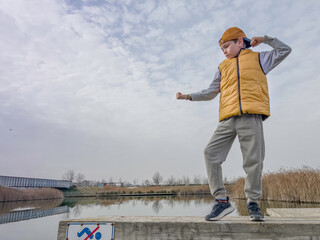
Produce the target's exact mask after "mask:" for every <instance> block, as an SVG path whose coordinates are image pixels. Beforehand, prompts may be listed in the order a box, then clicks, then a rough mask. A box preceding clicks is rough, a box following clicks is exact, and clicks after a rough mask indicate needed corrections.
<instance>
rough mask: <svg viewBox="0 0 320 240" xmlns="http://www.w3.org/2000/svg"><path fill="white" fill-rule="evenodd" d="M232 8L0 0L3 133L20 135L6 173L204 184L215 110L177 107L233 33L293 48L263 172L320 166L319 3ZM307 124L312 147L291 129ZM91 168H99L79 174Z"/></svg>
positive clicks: (213, 106)
mask: <svg viewBox="0 0 320 240" xmlns="http://www.w3.org/2000/svg"><path fill="white" fill-rule="evenodd" d="M234 3H235V4H238V5H234V6H232V5H230V4H229V3H228V2H222V1H201V3H200V2H195V1H167V2H166V1H142V2H137V1H131V2H130V1H128V2H125V3H124V2H119V1H113V2H112V1H108V2H101V3H100V2H97V3H92V2H89V1H88V2H85V1H82V2H65V3H62V2H60V1H58V2H54V1H51V2H43V1H33V2H32V3H31V2H25V1H15V2H14V3H10V4H9V3H6V2H2V3H1V4H0V24H1V28H0V34H1V36H2V37H1V39H0V50H1V55H0V71H1V76H0V100H1V101H0V108H1V111H2V114H1V115H2V116H1V117H2V121H1V122H0V126H1V127H2V129H6V128H8V129H9V128H13V127H12V124H13V125H14V128H15V129H18V130H17V131H14V134H13V135H12V134H11V135H8V134H9V133H5V134H2V135H1V141H3V142H6V145H5V146H6V150H5V151H4V152H5V155H4V156H5V157H6V159H8V161H6V165H5V167H4V168H3V169H2V171H3V172H2V173H1V174H7V173H8V174H9V173H10V174H11V175H15V174H20V173H21V171H20V170H17V169H15V168H14V166H15V165H16V164H19V163H21V162H23V161H24V159H25V158H27V159H28V160H29V163H30V169H29V170H28V175H30V176H35V177H45V176H50V175H51V177H55V178H59V177H60V176H61V175H62V173H63V172H64V171H65V169H70V168H72V167H73V166H76V167H75V169H76V170H77V171H82V172H84V173H85V175H86V176H88V177H90V178H96V179H99V178H100V179H101V178H105V179H108V178H109V177H114V178H115V177H122V178H123V179H128V180H131V179H134V178H140V179H142V178H143V179H145V178H150V177H151V176H152V174H153V173H154V172H155V171H156V170H159V171H160V172H161V173H163V175H165V177H169V176H171V175H174V174H177V175H178V176H182V175H189V176H190V177H192V176H193V175H199V174H201V175H205V169H204V161H203V156H202V150H203V148H204V147H205V145H206V143H207V141H208V140H209V138H210V137H211V134H212V133H213V131H214V129H215V127H216V125H217V121H218V102H219V101H218V99H215V100H213V101H212V102H197V103H195V102H192V103H190V102H186V101H176V100H175V93H176V92H177V91H182V92H195V91H200V90H202V89H204V88H206V87H208V86H209V84H210V82H211V79H212V77H213V75H214V72H215V71H216V70H217V66H218V64H219V62H221V61H222V60H223V55H222V54H221V51H220V49H219V47H218V44H217V42H218V39H219V38H220V35H221V34H222V33H223V31H224V30H225V29H226V28H227V27H230V26H240V27H241V28H243V29H244V30H245V31H246V32H247V35H248V36H249V37H252V36H253V35H264V34H267V35H270V36H276V37H278V38H279V39H280V40H283V41H284V42H286V43H288V44H289V45H290V46H292V48H293V51H292V53H291V55H290V56H289V57H288V59H286V60H285V61H284V62H283V63H281V64H280V66H279V67H278V68H276V69H275V70H274V71H272V72H271V73H270V74H269V76H268V77H269V80H270V93H271V97H272V99H271V103H272V117H271V118H270V120H267V122H266V124H265V125H266V142H267V158H266V164H265V165H266V170H268V169H274V170H276V169H277V167H279V166H282V165H288V166H292V165H294V166H298V165H299V164H300V163H301V156H302V155H299V154H301V151H299V149H304V150H305V151H308V157H309V159H310V161H309V164H310V165H313V166H316V165H317V163H316V162H315V160H314V159H316V155H317V153H316V152H315V150H313V148H312V147H310V146H314V142H315V141H316V139H315V138H314V137H312V136H311V135H312V134H314V133H315V132H317V128H316V124H315V123H316V122H318V121H319V113H320V111H319V109H317V108H316V107H315V106H316V103H317V102H318V101H319V97H318V94H317V92H318V91H319V87H320V86H319V84H318V82H319V79H318V77H317V75H316V74H315V73H316V72H317V64H316V63H317V56H318V55H319V53H320V47H318V44H317V42H318V39H319V35H320V30H319V26H318V25H317V23H318V22H319V21H318V20H319V16H318V12H317V11H315V9H316V7H315V6H318V5H319V3H318V2H317V1H310V2H306V3H299V2H291V1H282V2H281V3H279V2H276V1H270V2H268V3H265V2H263V1H244V2H239V1H236V2H234ZM71 4H74V5H71ZM248 6H252V7H249V8H248ZM284 12H287V13H288V14H283V13H284ZM230 16H232V17H230ZM269 49H270V47H268V46H261V47H258V48H257V50H269ZM302 89H303V90H302ZM303 121H307V122H308V124H307V125H305V126H304V128H305V130H304V131H303V132H300V133H299V134H300V135H299V137H300V138H301V137H302V138H303V139H304V140H305V142H304V141H298V142H297V141H295V140H294V139H293V138H292V137H291V135H292V132H291V131H292V130H293V129H299V128H300V127H301V123H303ZM283 126H286V129H287V130H285V131H283V133H281V134H279V131H282V127H283ZM28 129H29V130H28ZM274 136H277V138H278V140H277V141H278V142H277V141H276V140H273V138H274ZM29 139H35V140H34V141H31V142H28V140H29ZM281 141H285V144H281ZM274 142H276V143H277V144H274ZM297 145H298V146H299V148H298V147H296V148H295V146H297ZM12 146H17V147H18V149H19V151H13V147H12ZM280 146H283V148H281V147H280ZM292 148H295V149H296V150H295V151H292V152H293V153H292V154H291V153H290V154H287V153H288V151H289V150H290V149H292ZM38 149H42V150H41V151H39V150H38ZM286 156H288V159H289V158H290V160H288V159H287V157H286ZM295 156H299V157H295ZM88 159H90V160H89V161H90V162H94V163H96V165H99V167H91V168H90V167H81V166H86V165H87V163H88ZM292 159H294V160H292ZM52 162H56V163H57V164H56V166H54V164H52ZM39 164H42V165H41V166H42V167H41V168H39V170H37V171H36V170H34V168H35V166H37V165H39ZM301 164H302V165H303V164H305V163H301ZM46 165H47V166H50V167H53V168H55V172H52V171H50V169H49V167H46ZM124 166H127V167H125V168H124ZM168 166H169V167H168ZM24 168H26V169H27V168H28V165H27V164H26V165H25V166H24ZM241 168H242V167H241V153H240V150H239V146H238V144H237V143H235V146H234V148H233V149H232V150H231V152H230V155H229V159H228V161H227V162H226V163H225V165H224V169H225V175H226V176H228V177H232V176H239V175H241V174H243V172H242V170H241ZM43 169H46V170H43ZM127 169H130V170H132V169H133V170H134V171H128V170H127ZM39 174H44V175H43V176H38V175H39ZM112 174H113V175H112ZM141 176H143V177H141Z"/></svg>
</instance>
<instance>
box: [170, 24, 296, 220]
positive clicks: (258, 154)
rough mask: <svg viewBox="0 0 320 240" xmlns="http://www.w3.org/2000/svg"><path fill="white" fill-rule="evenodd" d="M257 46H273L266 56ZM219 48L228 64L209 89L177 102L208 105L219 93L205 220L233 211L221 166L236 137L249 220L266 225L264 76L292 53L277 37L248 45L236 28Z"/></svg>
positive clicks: (208, 154)
mask: <svg viewBox="0 0 320 240" xmlns="http://www.w3.org/2000/svg"><path fill="white" fill-rule="evenodd" d="M260 43H265V44H268V45H269V46H271V47H273V50H272V51H268V52H260V53H259V52H253V51H251V50H250V49H248V48H250V47H251V46H252V47H255V46H258V45H259V44H260ZM219 45H220V47H221V50H222V51H223V53H224V55H225V56H226V59H225V60H224V61H223V62H222V63H220V65H219V67H218V71H217V72H216V74H215V76H214V78H213V81H212V83H211V84H210V86H209V88H208V89H205V90H202V91H200V92H197V93H192V94H188V95H185V94H181V93H180V92H178V93H177V94H176V97H177V99H186V100H190V101H206V100H212V99H213V98H215V97H216V96H217V95H218V94H219V93H220V106H219V125H218V127H217V129H216V131H215V132H214V134H213V136H212V138H211V140H210V141H209V143H208V145H207V146H206V148H205V150H204V157H205V163H206V168H207V174H208V180H209V186H210V191H211V194H212V195H213V196H214V197H215V199H216V202H215V204H214V206H213V209H212V211H211V213H210V214H208V215H207V216H206V217H205V219H206V220H207V221H215V220H219V219H221V218H222V217H224V216H226V215H227V214H229V213H231V212H232V211H233V210H234V207H233V206H232V205H231V204H230V202H229V198H228V197H227V196H226V190H225V188H224V184H223V179H222V171H221V164H222V163H223V162H224V161H225V160H226V157H227V154H228V152H229V150H230V148H231V146H232V143H233V141H234V139H235V137H236V136H238V138H239V142H240V147H241V151H242V155H243V168H244V170H245V172H246V179H245V187H244V191H245V194H246V197H247V201H248V211H249V217H250V220H252V221H264V217H263V215H262V213H261V210H260V208H259V205H258V200H259V198H260V197H261V194H262V190H261V177H262V167H263V160H264V150H265V149H264V136H263V126H262V121H264V120H265V119H266V118H268V117H269V116H270V105H269V94H268V84H267V78H266V74H267V73H269V72H270V71H271V70H272V69H273V68H274V67H276V66H277V65H278V64H279V63H280V62H281V61H283V59H285V58H286V57H287V56H288V55H289V53H290V52H291V48H290V47H289V46H287V45H286V44H284V43H282V42H280V41H279V40H278V39H276V38H271V37H268V36H264V37H253V38H252V39H251V40H250V39H248V38H247V37H246V35H245V34H244V32H243V31H242V30H241V29H239V28H237V27H231V28H229V29H227V30H226V31H225V32H224V33H223V35H222V37H221V39H220V40H219Z"/></svg>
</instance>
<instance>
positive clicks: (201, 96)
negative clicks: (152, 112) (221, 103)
mask: <svg viewBox="0 0 320 240" xmlns="http://www.w3.org/2000/svg"><path fill="white" fill-rule="evenodd" d="M220 82H221V75H220V71H219V69H218V70H217V72H216V73H215V75H214V77H213V80H212V82H211V84H210V86H209V87H208V88H207V89H204V90H202V91H200V92H196V93H191V94H182V93H181V92H178V93H177V94H176V98H177V99H185V100H192V101H208V100H212V99H213V98H215V97H216V96H217V95H218V94H219V92H220Z"/></svg>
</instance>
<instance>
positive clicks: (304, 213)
mask: <svg viewBox="0 0 320 240" xmlns="http://www.w3.org/2000/svg"><path fill="white" fill-rule="evenodd" d="M267 214H268V215H270V216H272V217H314V218H320V208H267Z"/></svg>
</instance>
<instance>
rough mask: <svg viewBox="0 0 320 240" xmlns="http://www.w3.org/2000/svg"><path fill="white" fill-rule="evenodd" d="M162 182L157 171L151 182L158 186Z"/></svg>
mask: <svg viewBox="0 0 320 240" xmlns="http://www.w3.org/2000/svg"><path fill="white" fill-rule="evenodd" d="M162 180H163V177H162V176H161V175H160V173H159V172H158V171H157V172H156V173H155V174H154V175H153V177H152V181H153V183H154V184H155V185H159V184H160V182H162Z"/></svg>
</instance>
